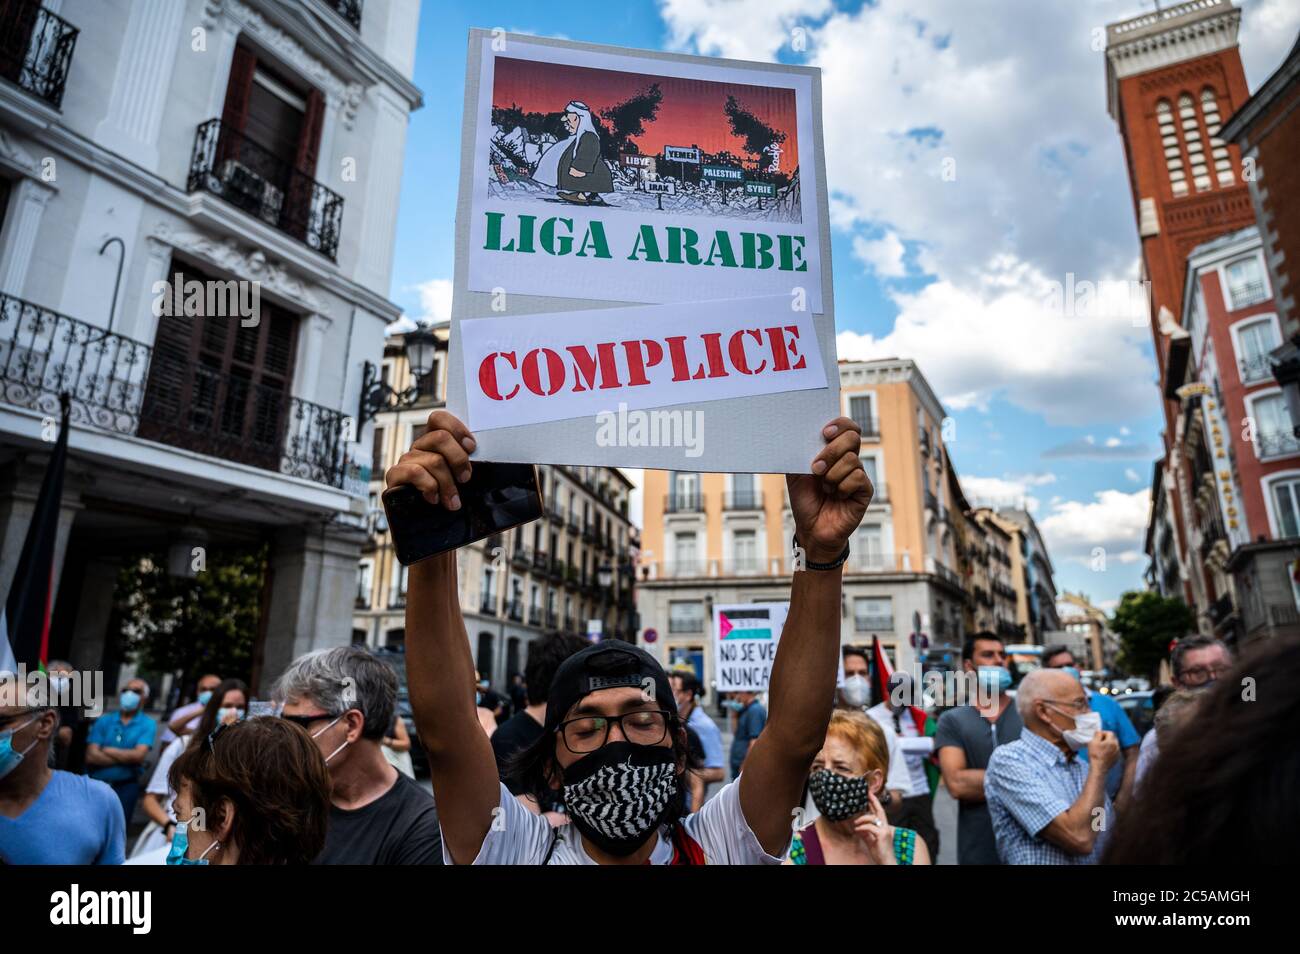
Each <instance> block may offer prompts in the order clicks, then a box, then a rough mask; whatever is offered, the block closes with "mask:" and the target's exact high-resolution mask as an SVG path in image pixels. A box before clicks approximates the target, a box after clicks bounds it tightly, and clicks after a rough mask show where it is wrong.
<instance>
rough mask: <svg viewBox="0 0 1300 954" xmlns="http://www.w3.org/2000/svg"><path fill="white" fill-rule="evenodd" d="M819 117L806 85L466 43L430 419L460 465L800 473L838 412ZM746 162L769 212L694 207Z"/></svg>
mask: <svg viewBox="0 0 1300 954" xmlns="http://www.w3.org/2000/svg"><path fill="white" fill-rule="evenodd" d="M820 111H821V85H820V73H819V72H818V71H817V70H815V69H813V68H810V67H803V66H787V65H783V64H770V65H766V64H754V63H743V62H735V61H728V60H720V59H711V58H705V57H693V56H686V55H681V54H675V53H659V52H649V51H639V50H627V49H619V48H616V47H607V46H596V45H592V44H584V43H573V42H569V41H562V40H550V39H542V38H537V37H524V36H516V35H513V34H501V33H499V32H496V33H493V32H488V31H485V30H474V31H471V33H470V41H469V56H468V66H467V73H466V95H465V117H464V129H463V140H462V143H461V180H460V193H459V198H458V205H457V215H456V267H455V273H454V291H453V297H452V337H451V346H450V352H451V354H450V364H449V368H448V371H449V374H448V395H447V406H448V409H449V410H450V411H451V412H452V413H453V414H456V415H458V416H460V417H462V418H463V419H464V420H465V421H466V423H467V424H468V425H469V427H470V428H471V429H472V430H473V431H474V433H475V436H476V438H477V439H478V450H477V451H476V453H475V455H474V456H475V459H476V460H487V461H506V462H523V463H528V462H540V463H555V464H573V465H597V466H622V467H654V468H665V469H675V470H682V469H686V470H693V471H724V472H761V473H788V472H801V471H802V472H806V469H807V467H808V465H809V463H810V461H811V460H812V459H813V457H815V456H816V454H817V452H818V451H819V450H820V449H821V447H822V441H821V437H820V433H821V428H822V426H823V425H824V424H825V423H826V421H828V420H830V419H831V418H833V417H835V416H836V415H837V414H838V413H839V379H838V375H837V373H836V356H835V320H834V313H833V307H832V302H831V274H830V238H829V234H828V228H827V221H828V219H829V207H828V203H827V196H826V186H825V162H824V158H823V154H822V129H821V116H820ZM628 117H635V122H632V121H629V119H628ZM683 143H689V144H690V145H689V146H688V145H683ZM775 155H780V157H781V163H780V171H776V170H775V169H774V164H773V163H772V161H771V159H772V157H773V156H775ZM437 161H438V160H437V159H436V158H434V157H430V163H434V162H437ZM498 168H499V169H501V170H503V171H504V172H505V173H507V174H506V175H498V174H497V173H496V172H495V169H498ZM695 168H698V169H699V171H700V173H701V175H700V176H699V177H695V176H690V177H688V176H687V175H686V174H685V172H686V170H689V169H695ZM751 168H755V169H763V170H765V171H764V172H763V173H762V178H763V179H764V180H770V182H771V185H772V188H773V191H771V192H765V193H763V195H761V196H760V200H761V199H762V198H773V197H777V201H772V202H762V201H759V202H757V203H755V202H745V201H741V202H737V201H734V200H733V201H731V202H730V203H728V204H726V205H723V204H721V203H719V202H717V201H716V197H717V193H716V191H715V190H716V189H718V188H722V189H723V190H724V195H725V190H730V189H741V190H743V192H742V193H737V194H748V195H756V194H757V193H754V192H751V191H749V190H748V189H747V187H746V182H745V180H746V178H747V174H746V172H745V169H751ZM670 171H676V172H677V173H678V175H677V177H675V178H672V177H670V176H669V173H670ZM764 184H767V183H766V182H765V183H764ZM688 418H689V421H690V429H689V431H688V430H687V426H686V424H685V421H686V420H687V419H688ZM610 420H617V421H618V422H619V424H618V426H617V427H610V426H608V425H609V422H610ZM697 435H699V436H700V439H697Z"/></svg>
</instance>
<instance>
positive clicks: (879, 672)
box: [871, 636, 894, 703]
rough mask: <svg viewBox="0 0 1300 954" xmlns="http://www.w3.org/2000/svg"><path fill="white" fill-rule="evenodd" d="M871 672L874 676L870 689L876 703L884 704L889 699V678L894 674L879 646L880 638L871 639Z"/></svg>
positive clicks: (873, 637)
mask: <svg viewBox="0 0 1300 954" xmlns="http://www.w3.org/2000/svg"><path fill="white" fill-rule="evenodd" d="M871 671H872V672H873V673H874V674H875V677H876V678H875V683H874V684H873V685H872V689H873V690H874V691H875V694H876V702H877V703H881V702H886V701H888V699H889V677H890V676H892V675H893V674H894V667H893V666H891V665H890V664H889V657H888V656H886V655H885V651H884V649H882V648H881V646H880V637H879V636H872V637H871Z"/></svg>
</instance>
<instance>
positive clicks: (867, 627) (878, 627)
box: [853, 613, 894, 633]
mask: <svg viewBox="0 0 1300 954" xmlns="http://www.w3.org/2000/svg"><path fill="white" fill-rule="evenodd" d="M853 629H854V631H855V632H858V633H870V632H877V633H892V632H893V631H894V617H893V615H892V614H891V615H889V616H858V615H857V614H856V613H855V614H854V615H853Z"/></svg>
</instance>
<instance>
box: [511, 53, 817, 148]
mask: <svg viewBox="0 0 1300 954" xmlns="http://www.w3.org/2000/svg"><path fill="white" fill-rule="evenodd" d="M656 82H657V83H658V84H659V88H660V90H662V91H663V101H662V102H661V103H660V105H659V113H658V115H657V116H656V118H655V121H654V122H652V123H647V124H646V132H645V135H643V136H640V137H639V138H637V139H636V140H635V141H636V143H637V145H638V146H640V147H641V151H642V152H644V153H647V154H657V153H658V152H660V151H661V150H662V149H663V147H664V146H665V145H668V146H690V145H692V144H694V145H698V146H699V147H700V148H701V149H703V150H704V151H705V152H721V151H722V150H723V149H727V150H730V151H731V152H732V153H733V154H735V155H737V156H740V157H741V158H745V159H750V158H753V157H752V156H750V155H749V154H748V153H746V152H745V144H744V140H743V139H741V138H740V137H738V136H734V135H732V133H731V123H730V122H728V120H727V115H726V113H724V112H723V107H724V106H725V105H726V102H727V96H728V95H732V96H735V97H736V99H738V100H739V101H740V103H741V104H742V105H743V106H744V107H745V108H746V109H748V110H749V111H750V112H752V113H753V114H754V115H755V116H757V117H758V118H759V119H761V120H763V122H765V123H767V124H768V125H769V126H771V127H772V128H773V129H777V130H780V131H781V132H784V133H786V134H787V135H786V140H785V142H783V143H781V170H782V171H783V172H790V171H792V170H794V169H795V168H796V167H797V166H798V165H799V145H798V142H797V136H796V126H795V95H794V90H792V89H781V88H772V87H767V86H744V85H740V84H736V83H717V82H713V81H711V80H694V79H681V78H679V77H675V76H655V75H651V74H648V73H621V72H618V71H616V70H598V69H592V68H590V67H586V66H565V65H561V64H557V63H538V62H534V61H531V60H519V59H513V58H510V57H505V56H498V57H497V58H496V66H495V76H494V77H493V84H492V105H493V106H501V107H507V106H510V105H511V104H512V103H513V104H515V105H517V106H519V107H520V108H521V109H522V110H524V111H525V112H539V113H554V112H559V111H560V110H562V109H564V107H565V105H566V104H567V103H569V101H570V100H575V99H576V100H578V101H579V102H583V103H586V104H587V105H588V106H590V107H591V111H592V113H594V114H596V115H599V114H600V111H601V110H602V109H605V108H607V107H609V106H614V105H616V104H618V103H621V102H623V101H624V100H626V99H628V98H629V97H631V96H634V95H636V94H637V93H639V92H641V91H642V90H644V89H645V88H646V87H648V86H649V85H650V84H651V83H656Z"/></svg>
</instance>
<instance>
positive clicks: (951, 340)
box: [660, 0, 1300, 423]
mask: <svg viewBox="0 0 1300 954" xmlns="http://www.w3.org/2000/svg"><path fill="white" fill-rule="evenodd" d="M1242 6H1243V7H1244V15H1243V27H1242V39H1241V50H1242V55H1243V58H1244V60H1245V64H1246V70H1247V75H1248V76H1249V77H1250V79H1251V82H1252V86H1258V84H1259V83H1260V82H1261V81H1262V80H1263V78H1264V77H1265V76H1266V75H1267V74H1268V72H1269V71H1270V70H1271V69H1272V68H1273V67H1274V66H1276V64H1277V63H1278V62H1279V61H1280V60H1281V59H1282V57H1283V56H1284V55H1285V53H1286V51H1287V49H1288V48H1289V46H1290V44H1291V43H1292V42H1293V40H1294V37H1295V33H1296V30H1297V27H1300V4H1296V3H1295V2H1294V0H1244V2H1243V4H1242ZM660 10H661V13H662V15H663V17H664V20H665V23H666V24H667V25H668V28H669V32H670V36H671V40H672V43H673V45H675V46H677V47H679V48H690V49H694V50H697V51H699V52H702V53H707V54H720V55H730V56H742V57H749V58H758V59H771V58H772V57H773V56H774V55H775V54H776V53H777V51H778V50H783V51H784V52H783V57H784V58H787V59H788V58H789V53H790V47H789V45H788V44H789V39H790V29H791V27H792V25H795V24H802V25H805V26H806V27H807V28H808V31H809V32H808V36H809V38H810V40H811V43H810V45H809V53H808V56H807V61H808V62H810V63H812V64H813V65H816V66H819V67H821V69H822V90H823V115H824V116H825V117H826V129H825V138H826V162H827V179H828V188H829V190H830V193H831V222H832V224H833V226H834V227H835V228H837V229H840V230H843V231H849V232H851V233H856V234H855V235H853V238H854V239H856V240H860V241H854V242H853V245H852V248H853V252H854V255H855V257H857V258H860V259H862V260H863V261H865V262H867V263H868V264H871V265H872V266H873V267H875V266H876V265H877V264H878V263H885V264H887V265H888V266H889V267H893V268H895V269H897V268H899V267H901V262H900V260H899V258H898V257H896V256H891V255H889V254H886V253H888V252H889V248H888V247H886V246H883V245H882V246H879V247H877V246H875V245H873V244H872V242H873V238H872V237H878V236H880V235H882V234H883V235H885V236H886V237H887V238H886V239H879V238H875V239H874V241H875V242H876V243H880V242H892V241H897V242H898V243H899V244H900V245H903V246H904V247H908V248H914V249H915V256H914V261H915V263H916V268H917V269H919V271H920V272H921V273H922V274H933V275H936V276H938V281H936V282H935V283H934V284H932V285H931V286H929V288H927V289H925V290H923V291H921V292H917V293H914V294H910V295H895V301H896V303H897V304H898V307H899V310H900V314H899V316H898V318H897V319H896V322H895V326H894V328H893V330H892V331H891V332H889V333H887V334H885V335H883V336H872V335H864V334H861V333H858V332H855V331H843V332H841V334H840V335H839V343H840V348H841V351H840V353H841V356H844V357H863V356H872V357H884V356H895V355H902V356H906V357H912V358H915V359H916V360H918V362H919V363H920V364H921V367H922V370H923V371H924V372H925V374H926V376H927V377H928V378H929V380H930V382H931V384H932V385H933V386H934V387H935V388H936V390H937V391H938V392H939V393H940V394H941V395H942V396H944V399H945V400H946V401H947V402H949V403H950V404H951V406H952V407H954V408H963V407H979V408H985V407H987V404H988V401H989V399H990V396H991V395H992V394H993V393H995V392H999V391H1001V392H1003V393H1004V394H1005V396H1006V398H1007V399H1008V400H1009V401H1011V402H1012V403H1014V404H1016V405H1017V406H1019V407H1022V408H1024V409H1026V410H1030V411H1035V412H1038V413H1041V414H1043V415H1045V416H1046V417H1047V418H1048V420H1049V421H1050V422H1054V423H1078V422H1083V421H1098V422H1101V421H1110V420H1114V419H1115V418H1116V417H1117V416H1118V415H1120V414H1121V413H1122V410H1126V411H1127V412H1128V413H1127V415H1126V416H1130V417H1131V414H1132V409H1133V408H1135V407H1138V408H1150V409H1152V410H1154V409H1155V408H1156V407H1157V399H1156V396H1155V393H1154V389H1153V388H1152V386H1151V384H1150V382H1151V381H1152V380H1153V379H1154V378H1155V368H1154V367H1153V366H1152V364H1151V362H1150V360H1149V359H1148V358H1147V357H1145V353H1146V352H1145V349H1146V348H1148V347H1149V340H1150V338H1149V335H1150V333H1149V331H1148V330H1147V329H1146V327H1145V326H1139V327H1136V328H1135V327H1133V324H1132V323H1131V322H1129V321H1128V320H1127V318H1125V317H1124V316H1122V315H1120V316H1115V318H1114V320H1112V319H1101V320H1098V319H1096V318H1095V317H1094V318H1087V317H1083V316H1074V315H1061V314H1058V313H1054V311H1053V309H1051V308H1049V307H1046V305H1045V299H1044V294H1045V292H1046V290H1047V289H1050V287H1051V283H1052V282H1054V281H1055V282H1059V283H1062V284H1064V283H1065V281H1066V275H1067V274H1073V276H1074V277H1075V279H1076V280H1078V281H1088V282H1094V283H1099V282H1106V281H1114V280H1121V279H1122V280H1129V279H1133V278H1135V277H1136V273H1137V258H1138V241H1137V235H1136V228H1135V225H1134V222H1133V211H1132V206H1131V200H1130V194H1129V183H1128V177H1127V173H1126V168H1125V161H1124V154H1123V148H1122V144H1121V140H1120V137H1119V133H1118V130H1117V129H1116V127H1115V124H1114V121H1113V120H1112V119H1111V118H1110V117H1109V116H1108V115H1107V113H1106V102H1105V85H1104V82H1103V78H1104V75H1105V58H1104V53H1102V52H1101V51H1099V50H1094V49H1093V37H1094V31H1095V30H1096V29H1098V28H1099V27H1102V26H1103V25H1104V24H1106V23H1108V22H1113V21H1116V20H1122V19H1126V18H1128V17H1131V16H1134V15H1136V14H1137V13H1139V12H1140V11H1139V10H1137V9H1135V7H1134V4H1133V2H1132V0H1094V2H1093V3H1089V4H1082V3H1043V2H1042V0H1004V2H1002V3H999V4H997V5H996V13H995V14H993V16H994V18H995V19H996V21H997V23H991V22H990V12H989V7H988V5H986V4H978V3H953V2H951V0H878V2H875V3H872V4H862V5H858V6H856V8H855V9H851V10H838V9H836V10H832V8H831V6H830V4H829V2H826V0H662V2H661V3H660ZM945 161H947V162H948V169H949V170H950V171H952V172H954V173H955V175H950V176H948V177H946V178H945V175H944V172H945ZM878 273H879V274H881V275H882V276H883V277H891V275H890V274H889V273H888V270H887V269H886V271H879V270H878ZM1065 310H1066V311H1067V312H1068V311H1069V310H1070V309H1065Z"/></svg>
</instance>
